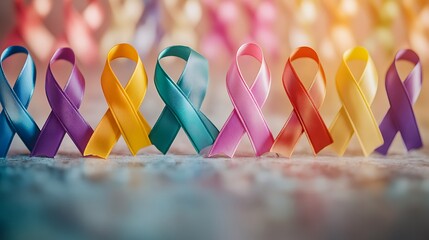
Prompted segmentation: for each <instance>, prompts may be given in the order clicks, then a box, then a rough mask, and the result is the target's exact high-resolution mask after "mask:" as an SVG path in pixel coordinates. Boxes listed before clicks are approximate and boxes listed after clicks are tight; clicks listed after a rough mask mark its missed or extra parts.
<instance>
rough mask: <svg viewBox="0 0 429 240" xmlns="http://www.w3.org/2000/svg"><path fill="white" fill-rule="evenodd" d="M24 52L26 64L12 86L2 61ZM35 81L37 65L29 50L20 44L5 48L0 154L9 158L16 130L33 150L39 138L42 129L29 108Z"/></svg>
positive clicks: (0, 70)
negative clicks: (8, 153)
mask: <svg viewBox="0 0 429 240" xmlns="http://www.w3.org/2000/svg"><path fill="white" fill-rule="evenodd" d="M17 53H24V54H26V55H27V59H26V60H25V63H24V66H23V67H22V69H21V72H20V73H19V75H18V78H17V80H16V82H15V85H14V86H13V89H12V88H11V86H10V85H9V82H8V80H7V79H6V76H5V74H4V71H3V61H4V60H5V59H7V58H8V57H10V56H12V55H14V54H17ZM35 84H36V66H35V65H34V61H33V59H32V58H31V55H30V53H29V52H28V50H27V49H26V48H24V47H21V46H11V47H8V48H6V49H5V50H4V51H3V53H2V55H1V57H0V104H1V105H2V107H3V111H2V112H1V114H0V157H2V158H4V157H6V154H7V152H8V151H9V147H10V144H11V143H12V140H13V136H14V135H15V133H17V134H18V136H19V137H20V138H21V139H22V141H23V142H24V144H25V146H26V147H27V148H28V149H29V150H30V151H31V150H32V149H33V147H34V145H35V143H36V141H37V137H38V136H39V133H40V129H39V127H38V126H37V124H36V122H35V121H34V120H33V118H32V117H31V116H30V114H29V113H28V111H27V108H28V104H29V103H30V100H31V97H32V96H33V91H34V87H35Z"/></svg>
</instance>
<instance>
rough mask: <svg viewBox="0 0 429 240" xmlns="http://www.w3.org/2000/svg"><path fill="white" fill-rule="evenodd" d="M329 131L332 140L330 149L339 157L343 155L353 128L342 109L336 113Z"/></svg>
mask: <svg viewBox="0 0 429 240" xmlns="http://www.w3.org/2000/svg"><path fill="white" fill-rule="evenodd" d="M329 131H330V133H331V137H332V140H333V143H332V144H331V147H332V149H333V150H334V151H335V152H336V153H337V154H338V155H339V156H342V155H344V153H345V152H346V149H347V145H348V144H349V142H350V140H351V138H352V136H353V133H354V130H353V126H352V125H351V123H350V121H349V119H348V117H347V113H346V111H345V110H344V108H341V110H340V111H339V112H338V114H337V116H336V117H335V120H334V121H333V123H332V125H331V127H330V130H329Z"/></svg>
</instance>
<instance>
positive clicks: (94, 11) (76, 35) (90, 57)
mask: <svg viewBox="0 0 429 240" xmlns="http://www.w3.org/2000/svg"><path fill="white" fill-rule="evenodd" d="M64 16H65V38H66V42H67V43H68V44H69V45H70V46H71V47H72V48H73V49H74V51H75V52H76V55H77V56H78V58H79V60H81V61H83V62H84V63H86V64H91V63H94V62H95V61H96V60H97V59H98V43H97V39H96V38H95V31H96V30H97V29H98V28H99V27H100V26H101V24H102V22H103V19H104V13H103V8H102V6H101V4H100V2H99V1H98V0H89V1H88V5H87V6H86V7H85V9H84V10H83V12H82V13H81V12H79V11H77V10H76V8H75V7H74V6H73V0H66V1H65V2H64Z"/></svg>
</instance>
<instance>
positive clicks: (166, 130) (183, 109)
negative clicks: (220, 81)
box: [149, 46, 219, 154]
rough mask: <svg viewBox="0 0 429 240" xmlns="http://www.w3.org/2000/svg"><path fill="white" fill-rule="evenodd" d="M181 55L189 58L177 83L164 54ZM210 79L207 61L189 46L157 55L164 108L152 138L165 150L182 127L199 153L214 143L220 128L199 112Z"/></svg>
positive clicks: (157, 80) (157, 84)
mask: <svg viewBox="0 0 429 240" xmlns="http://www.w3.org/2000/svg"><path fill="white" fill-rule="evenodd" d="M169 56H173V57H178V58H181V59H183V60H185V61H186V66H185V69H184V70H183V72H182V74H181V75H180V78H179V80H178V81H177V84H176V83H175V82H174V81H173V79H171V77H170V76H169V75H168V74H167V73H166V72H165V71H164V69H163V68H162V67H161V65H160V63H159V61H160V60H161V59H162V58H165V57H169ZM208 80H209V74H208V62H207V59H205V58H204V57H203V56H201V55H200V54H199V53H197V52H195V51H194V50H192V49H191V48H189V47H185V46H172V47H168V48H166V49H164V50H163V51H162V52H161V53H160V54H159V56H158V61H157V63H156V68H155V79H154V81H155V86H156V89H157V90H158V93H159V95H160V97H161V98H162V100H163V101H164V102H165V105H166V106H165V107H164V109H163V110H162V113H161V116H160V117H159V118H158V121H157V122H156V123H155V125H154V126H153V128H152V131H151V132H150V134H149V138H150V140H151V142H152V144H153V145H155V147H156V148H158V150H160V151H161V152H162V153H164V154H165V153H166V152H167V151H168V149H169V148H170V146H171V144H172V143H173V141H174V139H175V138H176V135H177V133H178V132H179V130H180V128H181V127H183V130H184V131H185V133H186V135H188V138H189V139H190V140H191V143H192V145H193V146H194V148H195V150H196V151H197V152H201V150H202V149H203V148H205V147H208V146H210V145H212V144H213V142H214V141H215V139H216V137H217V135H218V134H219V130H218V129H217V128H216V127H215V126H214V125H213V123H212V122H211V121H210V120H209V119H208V118H207V117H206V116H205V115H204V114H203V113H202V112H201V111H200V108H201V105H202V103H203V100H204V97H205V95H206V90H207V85H208Z"/></svg>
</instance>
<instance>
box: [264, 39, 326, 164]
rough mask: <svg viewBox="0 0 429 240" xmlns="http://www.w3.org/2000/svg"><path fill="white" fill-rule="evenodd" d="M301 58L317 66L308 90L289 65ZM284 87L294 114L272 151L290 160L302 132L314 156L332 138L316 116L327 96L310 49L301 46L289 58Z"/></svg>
mask: <svg viewBox="0 0 429 240" xmlns="http://www.w3.org/2000/svg"><path fill="white" fill-rule="evenodd" d="M300 58H310V59H311V60H313V61H315V62H316V63H317V65H318V72H317V73H316V76H315V77H314V80H313V82H312V84H311V86H310V88H309V90H308V91H307V89H305V86H304V85H303V84H302V82H301V79H300V78H299V76H298V74H297V73H296V70H295V68H294V67H293V66H292V62H293V61H295V60H297V59H300ZM283 87H284V89H285V91H286V93H287V95H288V97H289V100H290V102H291V103H292V106H293V112H292V114H291V115H290V116H289V119H288V120H287V122H286V124H285V125H284V127H283V129H282V130H281V131H280V133H279V135H278V136H277V138H276V140H275V141H274V144H273V146H272V147H271V151H272V152H276V153H280V154H282V155H284V156H286V157H290V156H291V155H292V152H293V150H294V148H295V145H296V143H297V142H298V140H299V138H300V137H301V135H302V134H303V133H304V132H305V133H306V135H307V138H308V140H309V141H310V143H311V146H312V148H313V152H314V154H317V153H318V152H319V151H320V150H322V149H323V148H325V147H326V146H328V145H330V144H331V143H332V138H331V135H330V134H329V130H328V128H327V127H326V125H325V123H324V122H323V119H322V117H321V116H320V113H319V108H320V107H321V106H322V103H323V101H324V99H325V96H326V77H325V72H324V71H323V67H322V65H321V63H320V61H319V57H318V56H317V53H316V52H315V51H314V50H313V49H312V48H309V47H300V48H298V49H297V50H296V51H295V52H294V53H293V54H292V55H291V56H290V57H289V59H288V60H287V62H286V66H285V68H284V72H283Z"/></svg>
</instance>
